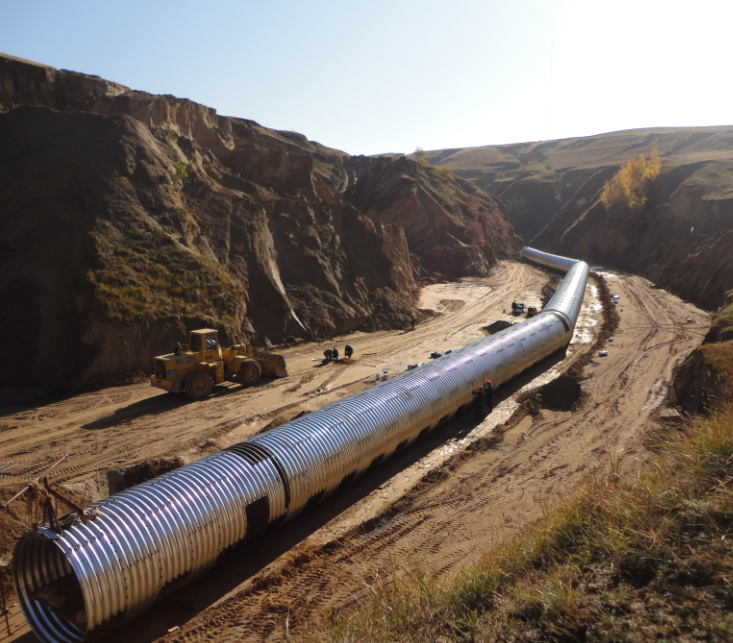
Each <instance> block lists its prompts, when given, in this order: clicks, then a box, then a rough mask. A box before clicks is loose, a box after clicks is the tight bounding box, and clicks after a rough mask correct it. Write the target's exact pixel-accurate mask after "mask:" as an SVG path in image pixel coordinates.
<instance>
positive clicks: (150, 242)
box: [87, 230, 242, 325]
mask: <svg viewBox="0 0 733 643" xmlns="http://www.w3.org/2000/svg"><path fill="white" fill-rule="evenodd" d="M97 245H98V248H99V252H100V255H101V256H102V263H103V267H100V268H98V269H96V270H89V271H88V273H87V279H88V281H89V282H90V283H91V284H93V286H94V289H95V293H96V299H97V301H99V302H100V303H101V305H102V306H104V308H105V310H106V312H107V314H108V316H109V317H110V318H112V319H119V320H121V321H125V322H129V321H138V320H154V319H160V318H161V317H167V316H176V315H180V314H184V315H187V316H189V317H194V316H198V317H204V316H207V317H210V318H213V319H217V320H220V321H221V323H222V324H224V325H227V324H230V323H231V322H232V321H233V317H234V315H235V304H234V302H235V300H236V297H234V296H233V295H234V294H236V293H237V292H238V291H239V290H241V289H242V286H241V285H240V284H238V283H237V282H236V281H235V280H234V279H233V278H232V277H231V276H230V275H229V274H228V273H227V272H226V271H225V270H224V269H223V268H222V267H221V266H220V265H218V264H217V263H215V262H213V261H211V260H208V259H206V258H204V257H202V256H201V255H196V254H194V253H189V252H185V251H183V250H181V249H180V248H177V247H176V246H175V245H174V243H173V241H172V240H171V238H170V237H169V236H168V235H166V234H165V233H163V232H157V231H149V230H139V231H137V232H135V233H132V234H130V235H129V236H127V237H124V238H123V237H121V236H120V237H119V238H118V237H113V236H99V237H98V238H97Z"/></svg>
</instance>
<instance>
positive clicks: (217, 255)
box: [0, 56, 520, 389]
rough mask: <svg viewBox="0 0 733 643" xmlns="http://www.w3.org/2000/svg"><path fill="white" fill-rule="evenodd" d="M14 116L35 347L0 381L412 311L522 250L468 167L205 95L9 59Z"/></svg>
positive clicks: (18, 213)
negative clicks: (458, 175)
mask: <svg viewBox="0 0 733 643" xmlns="http://www.w3.org/2000/svg"><path fill="white" fill-rule="evenodd" d="M0 112H1V113H0V221H2V224H3V231H4V234H3V236H2V238H1V239H0V297H2V301H3V315H2V316H0V333H2V335H3V336H4V337H8V338H11V339H10V341H11V342H12V345H13V346H17V347H20V348H21V351H20V353H21V354H22V357H21V359H20V360H18V359H17V356H16V355H13V359H12V364H11V361H10V359H11V358H10V355H9V354H8V356H7V357H6V358H5V361H4V366H5V368H3V369H2V371H0V372H1V374H0V386H16V387H17V386H33V387H38V386H45V387H55V388H72V389H74V388H81V387H88V386H90V385H93V384H94V383H95V382H97V381H104V380H105V379H109V378H111V377H119V376H121V375H125V374H130V373H132V372H135V371H143V372H146V371H148V370H149V368H150V362H151V356H152V355H153V354H158V353H161V352H164V351H168V350H170V347H171V346H172V345H173V344H174V343H175V341H178V340H182V339H183V337H184V336H185V331H186V329H187V328H191V327H202V326H211V327H214V328H218V329H220V331H221V332H222V335H223V341H225V342H230V341H241V340H243V339H247V340H249V341H252V342H254V343H256V344H266V343H267V340H269V341H272V342H281V341H284V340H286V339H288V338H291V337H292V338H319V337H327V336H331V335H334V334H338V333H343V332H347V331H349V330H352V329H355V328H361V329H364V330H372V329H377V328H384V327H396V326H401V325H406V324H407V323H408V320H409V318H410V312H411V310H413V307H414V304H415V303H416V301H417V296H418V292H419V287H420V282H421V281H423V280H428V281H429V280H436V279H443V278H446V277H454V276H461V275H468V274H474V275H484V274H487V271H488V269H489V268H490V266H491V265H492V264H493V263H494V262H495V261H496V258H497V256H502V255H506V254H510V253H512V252H514V250H515V249H516V248H518V247H519V245H520V242H519V240H518V238H517V237H516V236H515V235H514V234H513V232H512V230H511V226H509V225H508V224H507V223H506V221H504V219H503V217H502V212H501V209H500V207H499V206H498V205H497V204H496V202H495V201H494V200H493V199H492V198H491V197H489V196H488V195H486V194H485V193H484V192H483V191H482V190H480V189H477V188H475V187H474V186H472V185H470V184H468V183H466V182H464V181H461V180H453V179H451V178H450V177H445V176H439V175H437V174H435V173H434V172H432V171H430V170H429V169H426V168H422V167H420V166H418V165H417V164H416V163H414V162H413V161H411V160H408V159H406V158H365V157H352V156H349V155H348V154H345V153H343V152H339V151H337V150H332V149H329V148H326V147H324V146H322V145H320V144H318V143H315V142H312V141H308V139H306V137H304V136H302V135H300V134H296V133H293V132H279V131H275V130H270V129H267V128H265V127H262V126H260V125H258V124H257V123H255V122H253V121H247V120H243V119H236V118H229V117H222V116H219V115H218V114H217V113H216V112H215V110H213V109H210V108H208V107H205V106H202V105H198V104H196V103H193V102H192V101H188V100H180V99H177V98H174V97H172V96H154V95H151V94H147V93H144V92H137V91H131V90H130V89H128V88H127V87H124V86H122V85H119V84H116V83H111V82H108V81H106V80H103V79H101V78H97V77H94V76H88V75H84V74H79V73H75V72H68V71H59V70H56V69H53V68H50V67H46V66H43V65H38V64H35V63H30V62H28V61H22V60H18V59H13V58H10V57H2V56H0ZM479 229H480V231H481V235H479V236H478V237H477V236H476V235H475V234H473V233H475V232H476V230H479Z"/></svg>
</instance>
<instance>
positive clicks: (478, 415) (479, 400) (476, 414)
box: [471, 386, 484, 420]
mask: <svg viewBox="0 0 733 643" xmlns="http://www.w3.org/2000/svg"><path fill="white" fill-rule="evenodd" d="M471 393H472V395H473V419H474V420H483V419H484V387H483V386H479V387H478V388H474V389H473V391H471Z"/></svg>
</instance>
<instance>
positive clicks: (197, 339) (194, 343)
mask: <svg viewBox="0 0 733 643" xmlns="http://www.w3.org/2000/svg"><path fill="white" fill-rule="evenodd" d="M188 348H189V350H190V351H191V352H193V353H196V361H198V362H218V361H221V346H219V338H218V336H217V333H216V331H215V330H212V329H211V328H202V329H201V330H192V331H191V333H190V335H189V343H188Z"/></svg>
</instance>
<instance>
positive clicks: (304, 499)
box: [35, 322, 572, 640]
mask: <svg viewBox="0 0 733 643" xmlns="http://www.w3.org/2000/svg"><path fill="white" fill-rule="evenodd" d="M559 323H560V325H562V324H561V322H559ZM515 332H516V331H515ZM494 337H498V335H495V336H492V338H494ZM490 339H491V338H490ZM453 354H454V355H455V354H457V355H458V356H460V352H459V351H458V350H454V353H453ZM446 357H450V356H446ZM444 359H445V358H441V359H440V360H437V361H436V362H434V363H432V364H430V365H429V366H430V367H433V364H434V365H436V366H437V365H439V364H440V363H441V362H443V360H444ZM454 359H455V358H454ZM443 363H444V364H445V365H447V366H449V365H450V362H449V361H448V360H446V361H445V362H443ZM426 366H427V365H426ZM421 368H424V367H421ZM419 371H420V369H418V370H417V371H416V372H419ZM424 372H425V371H424ZM410 374H411V372H410V373H407V374H405V376H406V375H410ZM405 376H400V377H395V378H393V379H391V380H390V381H389V382H385V383H381V384H379V386H378V387H376V388H377V389H380V390H381V391H385V390H387V391H388V390H389V389H388V386H387V385H393V383H395V382H400V380H401V379H404V377H405ZM491 379H492V380H494V381H495V382H501V381H502V380H501V377H500V376H499V377H491ZM552 386H553V387H561V388H560V389H558V391H551V390H550V388H548V390H547V391H546V396H547V398H548V400H547V401H548V402H549V401H550V399H553V400H558V401H559V402H558V403H557V404H556V403H553V406H557V408H558V410H562V404H561V401H560V398H565V397H566V393H572V391H570V390H566V387H567V386H569V384H568V382H564V383H563V380H562V379H559V380H557V384H554V385H552ZM347 399H349V398H347ZM457 402H458V405H457V406H456V407H455V408H460V407H461V406H462V405H463V404H465V401H463V400H461V399H458V400H457ZM423 404H424V402H423ZM323 410H325V409H323ZM438 413H439V415H437V414H438ZM449 414H450V409H443V408H440V409H438V410H437V411H436V417H435V418H434V419H433V422H434V423H435V424H436V426H437V424H439V423H440V420H441V419H443V417H444V416H446V415H449ZM315 415H316V414H315V413H312V414H310V416H309V417H312V416H315ZM304 419H305V418H304ZM444 421H447V418H446V419H445V420H444ZM422 422H426V418H421V423H422ZM287 424H288V423H286V425H283V426H284V427H287ZM290 424H292V423H290ZM429 424H430V422H426V423H425V424H420V426H419V428H416V429H415V433H414V434H413V436H412V439H414V438H415V437H417V435H419V433H420V431H421V430H422V429H423V428H425V427H426V426H428V425H429ZM433 428H434V427H433V426H430V429H429V431H432V429H433ZM268 433H272V431H270V432H268ZM268 433H266V434H263V436H264V435H267V434H268ZM391 440H392V441H391V442H389V443H388V444H387V447H386V449H385V453H386V455H385V456H384V457H383V458H382V460H384V459H386V457H387V456H388V455H389V453H390V451H389V449H391V448H394V450H397V447H398V446H399V444H400V442H402V440H404V438H402V440H399V441H397V440H396V437H394V438H391ZM250 442H251V441H250ZM256 442H257V441H256V440H255V443H256ZM264 448H267V446H265V447H264ZM273 449H274V448H273ZM227 453H228V454H229V455H234V453H233V452H232V451H229V452H227ZM215 455H216V454H215ZM379 455H380V454H376V453H375V452H371V453H370V454H369V457H365V458H363V460H360V461H359V462H357V465H358V466H359V467H361V469H358V470H357V473H356V474H355V475H354V476H353V477H354V478H355V477H356V476H357V475H358V474H360V473H362V472H363V471H365V470H368V469H369V468H370V466H371V462H372V461H374V459H375V458H377V457H379ZM236 457H238V458H239V459H240V460H244V458H242V457H241V456H236ZM250 457H251V458H252V459H258V458H261V454H260V455H256V454H255V455H251V456H250ZM205 460H206V458H204V459H203V460H200V461H199V463H200V462H203V461H205ZM262 462H265V461H264V460H262V461H260V462H258V464H261V463H262ZM197 464H198V463H197ZM265 464H267V463H266V462H265ZM288 466H292V467H293V470H294V468H295V467H296V466H297V462H294V463H293V464H292V465H288ZM186 469H190V467H185V468H183V469H180V470H179V471H186ZM349 473H350V471H345V469H342V470H341V471H340V474H342V475H340V476H337V477H338V481H337V482H338V484H336V483H334V484H335V486H336V487H337V486H339V484H340V482H341V480H343V478H344V477H346V476H347V475H349ZM169 475H172V474H169ZM278 476H279V478H280V479H281V480H282V476H281V475H280V474H278ZM271 479H272V480H275V481H277V478H275V474H273V475H272V478H271ZM148 484H149V485H150V484H152V483H148ZM319 484H321V483H319V482H318V481H315V482H314V483H312V484H310V486H307V485H305V484H304V483H303V484H301V488H300V490H298V487H297V485H293V489H291V498H290V502H289V503H288V502H287V499H286V497H285V496H286V494H285V492H284V491H282V492H279V491H277V492H276V493H281V497H280V500H281V501H282V502H283V503H284V504H283V505H282V506H285V504H287V510H288V511H289V512H291V513H288V514H287V518H288V519H289V518H292V517H293V516H294V515H295V514H296V513H297V512H298V511H300V510H301V509H302V508H303V507H304V506H305V505H307V504H308V501H309V500H310V498H312V497H315V496H317V494H318V493H319V488H318V485H319ZM143 486H144V485H143ZM334 488H335V487H334V486H333V485H332V486H331V487H329V488H327V489H326V490H325V491H324V492H323V493H322V494H321V498H324V497H326V495H327V494H328V493H330V492H331V491H332V490H333V489H334ZM132 491H133V490H130V492H132ZM130 492H127V493H130ZM254 493H255V494H256V493H257V492H256V491H255V492H254ZM276 493H273V495H272V497H273V499H274V500H277V495H276ZM123 495H124V494H123ZM204 495H205V494H204ZM209 495H210V496H212V497H213V495H214V494H213V493H212V492H209ZM118 497H119V496H118ZM260 497H264V496H260ZM97 504H98V505H99V506H100V510H101V503H97ZM251 504H254V503H251ZM262 504H263V503H261V504H260V505H259V506H260V507H261V506H262ZM311 504H312V503H311ZM270 505H271V507H270V516H272V517H274V518H275V519H277V516H276V515H275V514H276V511H278V509H273V508H272V507H274V506H275V505H276V502H275V501H273V502H272V503H270ZM282 506H281V508H280V509H279V510H280V511H281V510H282ZM244 513H245V516H246V514H247V512H246V509H245V511H244ZM264 513H265V512H264V511H262V509H261V508H260V509H256V508H255V509H253V510H250V512H249V514H250V515H249V518H250V519H251V520H250V524H254V525H256V524H257V521H258V520H259V521H262V516H263V515H264ZM281 515H283V514H281ZM102 516H104V511H103V510H102ZM194 519H196V517H195V516H194ZM198 519H199V524H203V519H202V518H200V517H199V518H198ZM98 524H101V519H97V520H96V521H93V522H90V523H88V525H92V527H94V526H96V525H98ZM209 524H211V525H215V524H216V525H220V524H221V521H218V522H217V521H216V520H213V519H212V520H211V521H210V522H209V523H206V526H208V525H209ZM77 527H78V526H77ZM85 528H87V529H89V527H88V526H85ZM72 529H73V527H72ZM216 529H217V530H218V533H219V535H218V536H217V537H218V538H219V541H218V542H227V541H226V537H227V534H226V532H225V530H223V529H219V527H217V528H216ZM192 532H193V530H189V533H192ZM212 533H213V532H212ZM194 537H195V534H193V536H192V542H193V543H194V545H195V543H196V541H194V540H193V538H194ZM46 540H47V542H48V544H51V545H52V547H56V548H58V547H57V545H56V544H55V543H53V544H52V543H51V541H50V540H49V539H46ZM92 542H97V541H93V540H92V539H91V538H89V539H88V540H87V543H92ZM160 542H162V541H160ZM154 544H157V543H156V542H155V541H154ZM87 546H90V545H87ZM45 547H46V546H45V545H43V546H41V547H40V548H39V550H38V551H39V556H41V557H42V558H44V560H45V561H46V562H47V563H48V565H49V566H48V568H47V569H46V572H47V573H50V574H57V575H58V576H63V575H64V573H65V572H66V571H68V570H67V567H66V566H65V565H64V564H63V562H62V561H61V560H60V559H59V560H55V561H54V559H55V558H56V557H55V555H50V554H49V552H50V551H52V550H48V549H45ZM151 549H152V548H151ZM73 551H75V552H76V551H78V549H77V550H73ZM211 551H214V554H213V556H214V558H216V556H217V555H218V552H216V551H215V549H212V550H211ZM183 562H184V563H186V561H185V560H184V561H183ZM172 564H173V563H170V565H172ZM205 564H206V563H204V565H205ZM170 565H169V566H170ZM160 569H164V566H161V567H160ZM190 569H191V571H190V572H187V573H186V572H184V574H180V573H179V574H178V575H177V576H175V577H173V578H172V582H171V581H170V580H169V581H167V584H166V583H163V584H161V585H160V586H158V587H157V589H156V591H157V592H158V593H157V595H156V598H155V599H151V600H157V599H158V598H160V597H161V595H162V594H163V593H166V592H168V593H169V592H172V591H173V590H174V589H176V588H177V587H179V586H181V585H182V584H184V583H185V582H188V581H190V580H191V579H192V578H193V577H194V575H195V574H199V573H201V571H202V567H198V568H197V567H195V566H193V565H192V566H191V567H190ZM174 573H175V572H174ZM67 576H68V574H67ZM130 577H131V578H132V575H131V576H130ZM109 582H110V580H108V579H105V578H102V579H101V581H100V580H99V579H96V580H94V583H96V584H97V585H98V586H100V587H104V583H109ZM149 585H150V584H149ZM44 589H46V588H38V589H37V590H35V591H39V590H40V592H41V593H42V595H41V594H38V595H37V598H39V599H40V600H46V601H48V600H49V599H51V601H52V602H53V601H54V596H53V595H54V592H53V591H50V590H49V591H46V592H44V591H43V590H44ZM105 592H106V589H105ZM55 593H56V594H57V595H58V594H59V593H60V592H55ZM65 593H66V592H65ZM81 594H82V596H83V594H84V592H83V591H82V592H81ZM77 595H78V594H77ZM100 596H102V595H101V594H100ZM103 598H104V597H103ZM73 600H74V599H73V598H71V597H69V598H67V600H66V602H65V605H64V606H63V607H58V608H55V609H57V610H59V613H60V614H61V615H62V616H63V617H66V618H69V617H70V616H71V612H73V611H74V610H76V609H77V608H79V607H80V604H79V603H77V604H74V602H73ZM56 602H58V601H56ZM148 604H149V603H148ZM88 607H89V606H88V604H87V603H84V609H83V610H78V611H83V612H85V613H91V612H88V611H87V610H88ZM104 608H105V607H104V605H102V606H101V607H100V608H98V609H104ZM109 609H114V608H113V607H112V608H109ZM77 616H78V612H77V614H75V615H73V618H75V619H76V618H77ZM126 618H130V617H129V613H125V614H124V616H123V617H122V619H126ZM119 622H120V620H119V618H107V619H106V620H104V621H103V623H102V626H101V628H100V626H99V625H97V626H95V627H94V628H89V631H88V632H86V633H85V636H88V637H89V636H94V637H96V636H101V635H102V634H103V633H104V632H105V631H110V629H111V628H112V627H113V626H114V625H115V624H116V623H119ZM110 624H111V625H110ZM49 640H61V639H49ZM76 640H79V639H76ZM87 640H89V639H87Z"/></svg>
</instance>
